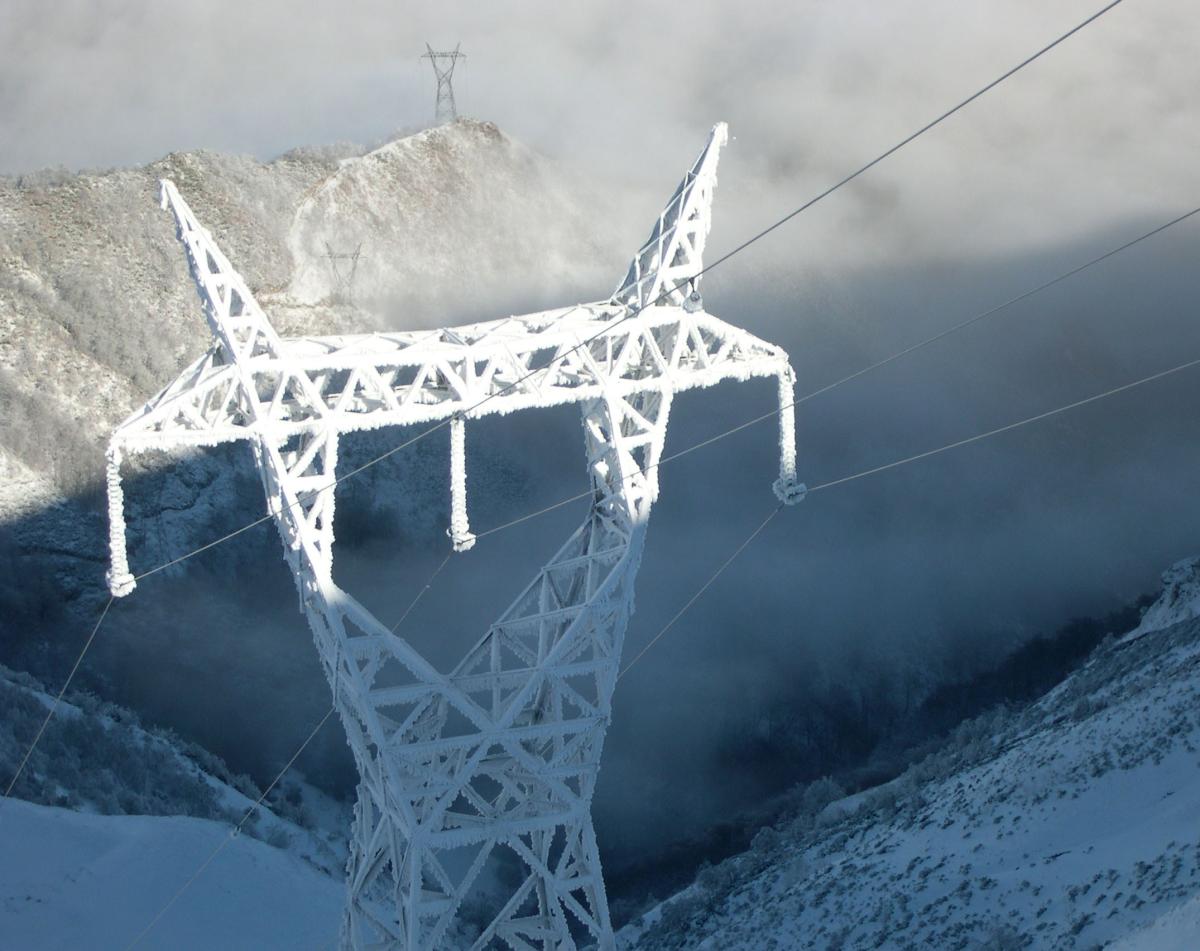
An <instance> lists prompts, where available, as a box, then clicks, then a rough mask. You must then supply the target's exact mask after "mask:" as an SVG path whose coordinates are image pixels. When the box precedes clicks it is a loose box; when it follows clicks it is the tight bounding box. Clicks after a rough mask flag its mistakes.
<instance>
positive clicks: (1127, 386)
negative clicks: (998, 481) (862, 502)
mask: <svg viewBox="0 0 1200 951" xmlns="http://www.w3.org/2000/svg"><path fill="white" fill-rule="evenodd" d="M1197 365H1200V359H1196V360H1189V361H1188V362H1187V363H1181V364H1179V365H1178V366H1174V367H1171V368H1170V369H1169V370H1160V371H1159V372H1158V373H1152V374H1150V375H1149V376H1144V377H1142V378H1141V379H1140V380H1134V381H1133V382H1132V383H1124V384H1122V385H1121V386H1115V387H1113V388H1112V389H1111V390H1105V391H1104V392H1103V393H1097V394H1095V395H1094V396H1089V397H1087V398H1085V399H1082V400H1076V401H1075V402H1074V403H1067V404H1066V405H1065V406H1059V407H1057V408H1056V409H1051V410H1047V411H1046V412H1044V413H1038V414H1037V415H1036V416H1028V417H1026V418H1025V419H1021V420H1017V422H1015V423H1008V424H1006V425H1004V426H999V427H997V428H996V429H989V430H988V431H987V432H984V433H978V434H976V435H974V436H968V437H967V438H966V439H960V440H958V441H957V442H952V443H947V444H946V445H945V446H939V447H938V448H937V449H929V450H927V451H926V452H919V453H917V454H916V455H915V456H906V457H905V458H903V459H897V460H896V461H895V462H889V463H886V464H884V465H882V466H875V467H874V468H872V469H864V470H863V471H861V472H856V473H854V474H853V475H848V476H842V477H841V478H840V479H833V480H832V481H830V482H822V483H821V484H820V485H814V486H812V487H810V488H809V490H808V491H809V492H820V491H821V490H822V489H831V488H833V487H834V486H835V485H842V484H843V483H846V482H853V481H854V480H856V479H862V478H864V477H865V476H869V475H874V474H875V473H877V472H885V471H887V470H888V469H895V468H897V467H898V466H906V465H908V464H909V463H910V462H916V461H917V460H919V459H928V458H929V457H930V456H936V455H938V454H940V453H943V452H948V451H949V450H951V449H957V448H958V447H959V446H966V445H969V444H970V443H973V442H979V441H980V440H981V439H987V438H989V437H991V436H998V435H999V434H1000V433H1007V432H1010V431H1011V430H1014V429H1019V428H1020V427H1022V426H1028V425H1029V424H1030V423H1036V422H1038V421H1040V420H1043V419H1049V418H1050V417H1051V416H1057V415H1059V414H1060V413H1065V412H1067V410H1072V409H1076V408H1078V407H1080V406H1086V405H1087V404H1088V403H1095V402H1096V401H1097V400H1103V399H1107V398H1108V397H1110V396H1115V395H1116V394H1117V393H1124V392H1125V391H1126V390H1131V389H1133V388H1134V387H1135V386H1141V385H1142V384H1144V383H1151V382H1153V381H1155V380H1161V379H1162V378H1163V377H1167V376H1171V375H1172V374H1174V373H1179V372H1181V371H1183V370H1187V369H1190V368H1191V367H1194V366H1197Z"/></svg>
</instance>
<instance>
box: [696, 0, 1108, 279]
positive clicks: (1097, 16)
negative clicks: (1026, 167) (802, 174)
mask: <svg viewBox="0 0 1200 951" xmlns="http://www.w3.org/2000/svg"><path fill="white" fill-rule="evenodd" d="M1121 2H1122V0H1112V3H1110V4H1108V6H1106V7H1102V8H1101V9H1100V10H1097V11H1096V12H1095V13H1093V14H1092V15H1091V16H1090V17H1088V18H1087V19H1086V20H1084V21H1082V22H1081V23H1078V24H1076V25H1075V26H1073V27H1071V29H1069V30H1067V32H1066V33H1063V34H1062V35H1061V36H1059V37H1058V38H1057V39H1055V40H1052V41H1051V42H1049V43H1047V44H1046V45H1045V46H1043V47H1042V48H1041V49H1040V50H1038V51H1037V52H1036V53H1034V54H1033V55H1032V56H1028V57H1026V58H1025V59H1023V60H1022V61H1021V62H1019V63H1018V64H1017V65H1016V66H1014V67H1013V68H1012V69H1010V70H1009V71H1008V72H1006V73H1004V74H1003V75H1001V76H998V77H997V78H996V79H993V80H992V81H991V82H990V83H988V84H987V85H986V86H984V87H983V88H982V89H979V90H977V91H976V92H973V93H971V95H969V96H967V98H966V99H964V100H963V101H962V102H960V103H959V104H958V105H956V106H952V107H951V108H949V109H947V110H946V111H945V112H943V113H942V114H941V115H940V116H938V117H937V118H936V119H934V120H933V121H932V122H928V123H926V124H925V125H923V126H921V128H919V129H918V130H917V131H916V132H914V133H913V134H912V135H910V136H908V138H906V139H902V140H901V141H899V142H897V143H896V144H895V145H893V146H892V147H891V148H890V149H888V150H887V151H886V152H881V153H880V154H879V155H877V156H876V157H875V158H873V159H871V161H869V162H868V163H867V164H866V165H864V166H862V167H861V168H859V169H858V170H857V171H854V172H851V173H850V174H849V175H847V176H846V177H845V178H843V179H842V180H841V181H839V182H837V183H836V184H833V185H830V186H829V187H828V188H827V189H825V191H823V192H821V193H820V194H819V195H817V196H816V197H815V198H810V199H809V200H808V201H806V202H805V203H804V204H803V205H801V206H800V207H799V208H797V209H795V211H791V212H789V213H788V214H786V215H784V216H783V217H782V218H780V219H779V220H778V221H776V222H775V223H774V224H772V225H770V226H768V227H766V228H763V230H762V231H760V232H758V233H757V234H755V235H753V236H752V237H750V238H748V239H747V240H745V241H743V242H742V243H741V244H739V245H738V246H737V247H735V248H734V249H733V250H732V251H729V252H727V253H726V254H723V255H721V256H720V257H719V258H717V259H716V260H715V261H713V262H712V263H711V264H709V265H708V266H707V267H704V268H702V269H701V270H700V271H699V273H697V274H696V275H695V276H696V277H699V276H700V275H701V274H703V273H705V272H706V271H711V270H712V269H713V268H715V267H717V266H718V265H719V264H722V263H724V262H725V261H728V260H729V259H730V258H731V257H733V256H734V255H735V254H737V253H739V252H740V251H744V250H745V249H746V248H748V247H750V245H752V244H754V243H755V242H756V241H758V240H760V239H762V238H765V237H766V236H767V235H769V234H770V233H771V232H772V231H774V230H775V229H776V228H779V227H781V226H783V225H785V224H787V223H788V222H789V221H791V220H792V219H793V218H795V217H796V216H797V215H798V214H800V213H801V212H802V211H807V210H808V209H809V208H811V207H812V206H813V205H815V204H816V203H817V202H819V201H820V200H821V199H823V198H827V197H828V196H829V195H832V194H833V193H834V192H835V191H837V190H838V189H839V188H841V187H842V186H843V185H848V184H849V183H850V182H852V181H854V179H856V178H858V176H860V175H861V174H863V172H866V171H868V170H869V169H872V168H874V167H875V166H876V165H878V164H879V163H880V162H882V161H883V160H884V159H886V158H888V157H889V156H891V155H895V154H896V153H897V152H899V151H900V150H901V149H902V148H904V147H905V146H906V145H908V144H909V143H910V142H912V141H913V140H914V139H918V138H920V137H921V136H922V135H924V134H925V133H926V132H928V131H929V130H930V129H932V128H933V127H934V126H937V125H939V124H941V123H942V122H944V121H945V120H946V119H949V118H950V117H951V116H952V115H954V114H955V113H956V112H958V111H959V110H960V109H962V108H964V107H965V106H968V105H970V104H971V103H972V102H974V101H975V100H976V99H978V98H979V97H980V96H982V95H984V94H985V93H987V92H990V91H991V90H992V89H995V88H996V87H997V86H999V85H1000V84H1001V83H1002V82H1004V80H1006V79H1008V78H1009V77H1011V76H1014V75H1016V74H1017V73H1019V72H1020V71H1021V70H1023V69H1024V68H1025V67H1026V66H1028V65H1029V64H1030V63H1032V62H1033V61H1034V60H1036V59H1039V58H1040V57H1042V56H1044V55H1045V54H1046V53H1049V52H1050V50H1052V49H1054V47H1056V46H1058V45H1059V44H1060V43H1062V42H1064V41H1066V40H1067V39H1069V38H1070V37H1072V36H1074V35H1075V34H1076V33H1078V32H1079V31H1080V30H1082V29H1083V28H1084V27H1085V26H1088V25H1089V24H1091V23H1094V22H1095V21H1096V20H1098V19H1100V17H1102V16H1104V14H1106V13H1108V11H1109V10H1111V9H1112V8H1113V7H1115V6H1117V4H1119V3H1121Z"/></svg>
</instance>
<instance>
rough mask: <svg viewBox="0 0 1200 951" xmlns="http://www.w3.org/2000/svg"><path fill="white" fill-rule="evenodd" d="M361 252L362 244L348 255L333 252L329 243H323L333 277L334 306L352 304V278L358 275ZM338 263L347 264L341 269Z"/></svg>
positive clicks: (359, 243)
mask: <svg viewBox="0 0 1200 951" xmlns="http://www.w3.org/2000/svg"><path fill="white" fill-rule="evenodd" d="M361 251H362V242H361V241H360V242H358V247H356V248H355V249H354V250H353V251H351V252H349V253H345V252H342V253H339V252H337V251H334V250H333V248H332V247H331V246H330V244H329V242H328V241H326V242H325V256H326V257H327V258H328V259H329V270H330V272H331V273H332V275H333V294H332V297H333V302H334V303H335V304H353V303H354V278H355V276H356V275H357V274H358V255H359V252H361ZM338 262H347V266H345V267H343V266H342V265H341V264H339V263H338Z"/></svg>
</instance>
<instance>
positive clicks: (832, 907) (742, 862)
mask: <svg viewBox="0 0 1200 951" xmlns="http://www.w3.org/2000/svg"><path fill="white" fill-rule="evenodd" d="M1188 564H1189V565H1191V566H1194V565H1195V562H1191V563H1188ZM1185 576H1187V577H1194V567H1192V568H1188V567H1187V566H1186V565H1183V563H1181V565H1180V566H1176V568H1175V569H1172V571H1171V572H1168V574H1167V576H1166V580H1167V589H1166V590H1165V591H1164V595H1163V598H1162V599H1160V601H1159V602H1158V603H1157V604H1156V605H1155V606H1154V607H1153V608H1152V609H1151V612H1153V614H1152V613H1151V612H1148V613H1147V618H1149V619H1150V624H1153V623H1155V619H1156V618H1157V619H1160V620H1166V621H1172V620H1174V619H1176V618H1178V617H1181V616H1184V617H1186V616H1188V615H1187V614H1186V612H1182V613H1181V612H1180V611H1175V612H1172V611H1171V610H1168V608H1169V607H1170V606H1171V605H1175V606H1176V607H1177V608H1178V607H1179V605H1180V604H1181V603H1182V600H1181V598H1180V596H1179V594H1180V586H1181V584H1184V583H1186V582H1187V577H1185ZM1142 627H1143V628H1145V629H1146V631H1147V633H1146V636H1142V637H1140V638H1138V639H1137V640H1133V641H1121V642H1110V643H1108V644H1106V645H1104V646H1103V647H1102V648H1100V649H1099V651H1098V652H1097V653H1096V654H1095V655H1094V656H1093V657H1092V659H1091V660H1089V662H1088V663H1087V664H1086V665H1085V666H1084V667H1083V668H1081V669H1080V670H1079V671H1077V672H1076V673H1075V674H1074V675H1073V676H1072V677H1070V678H1068V680H1067V681H1066V682H1064V683H1063V684H1062V685H1060V686H1059V687H1058V688H1056V689H1055V690H1054V691H1052V692H1051V693H1050V694H1048V695H1047V696H1046V697H1045V698H1043V699H1042V700H1041V701H1039V702H1037V703H1035V704H1032V705H1030V706H1029V707H1028V708H1026V709H1024V710H1022V711H1019V712H1010V711H997V712H994V713H991V714H986V715H984V716H983V717H980V718H978V719H976V720H975V721H971V722H970V723H967V724H964V725H963V726H962V727H961V728H960V729H959V730H958V731H956V733H955V735H954V736H953V737H951V738H950V740H949V741H948V742H947V744H946V746H945V748H944V749H943V750H941V751H940V752H939V753H937V754H935V755H934V756H931V757H930V758H929V759H928V760H926V761H925V762H923V763H921V764H918V765H916V766H914V767H913V768H912V769H910V770H909V772H908V773H906V774H905V775H904V776H903V777H901V778H900V779H898V780H896V781H894V782H893V783H890V784H888V785H887V786H886V787H880V789H878V790H876V791H875V792H874V793H873V794H868V795H866V796H861V795H860V797H859V799H858V800H857V802H855V803H843V804H842V806H844V808H843V807H839V808H827V809H824V810H822V811H820V812H815V813H813V814H810V815H798V816H797V817H796V818H795V819H794V820H792V821H790V822H789V823H787V824H784V825H781V826H780V827H778V828H777V829H776V830H773V831H767V832H764V833H760V836H759V838H758V839H756V841H755V846H754V848H753V849H751V851H750V852H748V853H746V854H745V855H742V856H739V857H736V858H734V859H731V860H729V861H727V862H725V863H722V865H720V866H717V867H716V868H714V869H709V870H707V871H705V872H702V873H701V875H700V876H699V877H698V879H697V882H696V884H695V885H693V886H692V887H691V888H690V889H689V890H688V891H686V892H684V893H681V895H680V896H677V897H676V898H674V899H672V900H670V901H669V902H666V903H664V904H663V905H661V906H659V907H658V908H656V909H654V911H653V912H651V913H650V914H648V915H646V916H645V917H644V918H643V919H642V920H641V921H639V922H635V923H634V924H632V925H631V926H629V927H628V928H626V929H624V931H623V932H622V935H621V937H622V939H623V944H622V946H623V947H631V948H633V947H636V948H642V949H656V951H657V949H661V948H676V947H679V948H706V949H717V948H720V949H729V951H735V949H756V951H757V949H760V948H765V949H772V948H775V949H783V948H797V949H798V948H829V949H846V951H849V949H866V948H937V949H943V948H945V949H956V948H958V949H975V948H978V949H992V951H1004V949H1010V948H1011V949H1016V948H1050V949H1067V948H1080V949H1084V948H1087V949H1091V948H1095V947H1099V946H1103V945H1104V944H1106V943H1108V942H1111V941H1114V940H1117V939H1123V938H1126V937H1127V938H1128V943H1127V944H1126V945H1124V947H1126V948H1127V951H1144V949H1149V948H1154V949H1156V951H1157V949H1160V948H1174V947H1181V948H1182V947H1186V948H1196V947H1200V905H1198V904H1197V902H1198V901H1200V899H1198V898H1197V897H1196V896H1198V895H1200V826H1198V825H1197V822H1196V818H1197V816H1200V715H1198V713H1200V704H1198V701H1200V620H1195V619H1193V620H1185V621H1184V622H1183V623H1175V624H1174V625H1173V626H1170V627H1168V628H1166V629H1165V630H1155V631H1150V630H1149V628H1148V627H1147V625H1146V623H1145V622H1144V623H1143V626H1142ZM1180 906H1182V907H1180ZM1139 929H1144V930H1140V931H1139Z"/></svg>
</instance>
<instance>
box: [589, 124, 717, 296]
mask: <svg viewBox="0 0 1200 951" xmlns="http://www.w3.org/2000/svg"><path fill="white" fill-rule="evenodd" d="M728 141H729V126H728V125H726V124H725V123H724V122H718V123H717V124H716V125H714V126H713V127H712V131H711V132H709V134H708V141H707V142H706V143H705V144H704V148H703V150H701V152H700V155H699V156H697V158H696V161H695V162H693V163H692V165H691V167H690V168H689V169H688V171H687V174H685V175H684V177H683V181H682V182H680V183H679V187H678V188H676V189H675V193H674V194H673V195H672V196H671V200H670V201H668V202H667V206H666V207H665V208H664V209H663V210H662V213H661V214H659V216H658V220H657V221H656V222H655V223H654V227H653V228H652V229H651V231H650V237H649V239H648V240H647V241H646V243H645V244H643V245H642V246H641V248H639V249H638V252H637V254H635V255H634V257H633V261H632V262H630V265H629V270H628V271H626V273H625V278H624V280H623V281H622V282H621V284H620V285H619V286H618V288H617V290H616V291H615V292H614V293H613V296H612V299H613V300H614V301H616V302H617V303H620V304H624V305H626V306H627V307H632V308H635V309H637V310H641V309H643V308H645V307H651V306H654V305H655V304H675V305H682V304H683V302H684V301H685V300H686V299H687V298H688V297H689V296H690V295H691V294H693V293H695V292H696V289H697V288H696V284H697V283H698V280H699V275H700V273H701V271H703V270H704V244H705V241H706V240H707V238H708V230H709V228H710V227H711V225H712V197H713V191H714V190H715V189H716V185H717V162H718V161H719V160H720V156H721V147H722V146H724V145H725V144H726V142H728Z"/></svg>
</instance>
